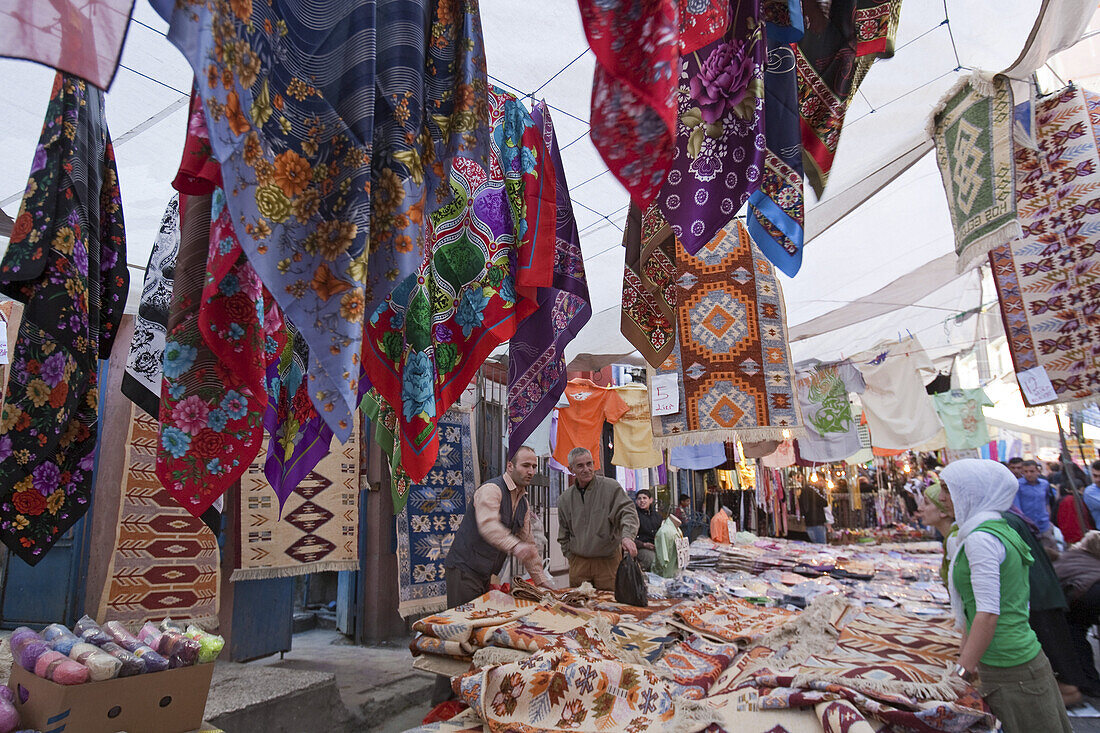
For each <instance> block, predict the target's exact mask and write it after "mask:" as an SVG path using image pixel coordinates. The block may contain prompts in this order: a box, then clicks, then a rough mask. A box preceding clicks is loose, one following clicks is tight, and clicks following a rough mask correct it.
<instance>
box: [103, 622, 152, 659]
mask: <svg viewBox="0 0 1100 733" xmlns="http://www.w3.org/2000/svg"><path fill="white" fill-rule="evenodd" d="M103 630H104V631H106V632H107V633H108V634H110V635H111V638H112V639H114V640H115V643H116V644H118V645H119V646H120V647H122V648H123V649H125V650H127V651H131V652H132V651H134V650H136V649H137V648H138V647H139V646H141V645H142V641H141V639H139V638H137V637H136V636H134V635H133V634H131V633H130V632H129V631H127V630H126V627H125V626H123V625H122V622H120V621H108V622H107V623H105V624H103Z"/></svg>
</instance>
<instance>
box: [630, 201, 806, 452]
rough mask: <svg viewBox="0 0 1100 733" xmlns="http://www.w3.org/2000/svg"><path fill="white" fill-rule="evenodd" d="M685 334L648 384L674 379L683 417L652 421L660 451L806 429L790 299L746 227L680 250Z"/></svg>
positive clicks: (679, 310) (735, 224)
mask: <svg viewBox="0 0 1100 733" xmlns="http://www.w3.org/2000/svg"><path fill="white" fill-rule="evenodd" d="M676 263H677V266H678V268H679V271H680V273H681V274H680V278H679V280H678V284H679V288H680V290H679V294H678V297H677V302H678V304H677V308H676V311H677V317H678V320H679V323H678V327H679V333H678V337H677V345H676V348H675V350H674V351H673V353H672V356H670V357H669V358H668V360H667V361H666V362H665V363H664V364H662V365H661V366H660V367H658V368H656V369H652V368H650V369H649V370H648V372H649V378H650V382H651V388H652V380H653V378H654V377H655V376H660V375H663V374H673V375H676V380H677V385H678V387H679V401H678V403H679V411H678V412H676V413H675V414H671V415H661V416H657V417H654V419H653V434H654V442H655V444H656V445H657V447H658V448H671V447H674V446H678V445H692V444H698V443H712V442H716V441H717V442H721V441H726V440H732V439H733V436H734V434H736V435H737V436H738V437H739V438H740V439H741V440H743V441H749V442H752V441H755V440H767V439H778V438H782V437H783V435H782V434H783V431H784V430H788V429H791V428H795V427H796V426H798V425H799V424H800V419H799V414H798V406H797V404H796V403H795V396H794V392H793V389H794V374H793V371H792V368H791V360H790V354H789V351H788V349H787V341H786V323H785V319H786V316H785V314H784V312H783V296H782V293H781V291H780V288H779V282H778V280H777V279H776V276H775V270H774V268H773V267H772V265H771V264H770V263H769V262H768V261H767V260H766V259H765V258H764V257H763V255H761V254H760V253H759V251H758V250H756V249H755V248H754V247H753V244H752V241H751V240H750V239H749V235H748V232H747V231H746V230H745V227H744V225H743V224H741V222H739V221H734V222H733V223H731V224H730V225H729V226H728V227H726V229H725V231H724V232H723V234H721V235H720V236H717V237H715V238H714V239H713V240H712V241H711V242H710V244H708V245H707V246H706V247H704V248H703V249H702V250H700V251H699V253H698V254H696V255H689V254H688V253H687V252H686V251H684V249H683V247H680V246H677V252H676Z"/></svg>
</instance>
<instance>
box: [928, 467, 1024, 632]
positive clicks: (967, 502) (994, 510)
mask: <svg viewBox="0 0 1100 733" xmlns="http://www.w3.org/2000/svg"><path fill="white" fill-rule="evenodd" d="M940 480H941V481H943V483H944V484H946V485H947V490H948V492H949V493H950V494H951V503H952V505H953V506H954V507H955V523H956V524H957V525H958V527H959V533H958V534H957V535H955V536H954V537H950V538H948V540H947V556H948V557H949V558H950V561H951V565H950V568H949V570H948V571H947V580H948V588H949V589H950V591H951V610H952V611H954V613H955V625H956V626H958V627H959V628H960V629H965V628H966V617H965V615H964V614H963V604H962V597H961V596H960V595H959V591H958V590H957V589H956V588H955V560H956V559H957V558H958V556H959V550H961V549H962V548H963V547H964V546H965V544H966V538H967V537H969V536H970V533H971V532H973V531H974V530H975V529H977V527H978V525H980V524H982V523H983V522H988V521H989V520H991V519H1000V518H1001V512H1004V511H1007V510H1008V509H1009V508H1010V507H1011V506H1012V502H1013V500H1014V499H1015V498H1016V492H1017V491H1019V489H1020V482H1019V480H1018V479H1017V478H1016V476H1015V475H1014V474H1013V473H1012V471H1009V470H1008V468H1006V467H1005V466H1003V465H1001V464H1000V463H997V462H996V461H987V460H984V459H980V458H964V459H962V460H959V461H952V462H951V464H950V465H949V466H947V467H946V468H945V469H943V471H942V472H941V473H940Z"/></svg>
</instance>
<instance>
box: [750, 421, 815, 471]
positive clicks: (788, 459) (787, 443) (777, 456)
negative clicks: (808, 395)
mask: <svg viewBox="0 0 1100 733" xmlns="http://www.w3.org/2000/svg"><path fill="white" fill-rule="evenodd" d="M803 415H805V413H803ZM807 432H808V431H807ZM760 462H761V463H763V464H764V467H765V468H786V467H787V466H793V465H794V441H793V440H784V441H783V442H782V443H780V444H779V447H778V448H776V449H775V452H774V453H772V454H770V455H766V456H764V457H763V458H761V459H760Z"/></svg>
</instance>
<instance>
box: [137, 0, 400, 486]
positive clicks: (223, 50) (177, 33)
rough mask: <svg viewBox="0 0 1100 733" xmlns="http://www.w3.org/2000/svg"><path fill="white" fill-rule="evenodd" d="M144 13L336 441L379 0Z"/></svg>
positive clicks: (358, 292)
mask: <svg viewBox="0 0 1100 733" xmlns="http://www.w3.org/2000/svg"><path fill="white" fill-rule="evenodd" d="M152 5H153V7H154V8H155V9H156V10H157V11H158V12H159V13H160V15H161V16H162V17H163V18H164V19H165V20H167V21H168V22H169V26H170V27H169V30H168V39H169V40H170V41H172V43H174V44H175V45H176V46H177V47H178V48H179V49H180V51H182V52H183V55H184V56H185V57H187V59H188V61H189V62H190V63H191V67H192V68H193V69H194V71H195V76H196V77H197V78H198V79H199V83H198V84H197V85H196V88H197V90H198V91H199V93H200V94H201V95H202V101H203V104H204V106H205V108H206V111H207V113H208V115H207V121H208V123H209V125H210V146H211V153H212V155H213V158H214V159H215V160H216V161H217V162H218V163H219V164H220V166H221V175H222V177H223V179H224V184H223V188H224V190H225V194H226V206H227V207H228V209H229V219H230V220H231V221H232V222H233V226H234V229H235V231H236V235H237V237H238V239H239V241H240V245H241V247H242V249H243V251H244V253H245V255H246V256H247V258H248V260H249V262H250V264H251V265H252V267H253V268H254V269H255V271H256V273H257V274H258V276H259V278H260V280H261V281H262V282H263V283H264V284H265V285H266V286H267V287H268V289H269V290H270V292H271V294H272V295H273V296H274V298H275V299H276V300H277V302H278V304H279V306H280V309H281V311H282V313H284V314H285V315H286V317H287V318H289V319H290V320H291V321H292V322H293V323H294V324H296V325H297V326H298V328H299V331H300V333H301V335H302V337H303V338H304V339H305V341H306V343H307V345H308V346H309V347H310V362H311V363H310V364H309V366H308V374H307V379H308V380H309V395H310V397H311V399H312V400H313V402H314V404H315V405H316V407H317V411H318V413H319V414H321V415H322V416H323V417H324V419H325V421H326V422H327V423H328V425H329V427H330V428H331V429H332V430H333V432H334V433H335V434H336V435H337V436H338V437H339V438H340V439H341V440H345V439H347V437H348V436H349V435H350V433H351V427H352V419H351V411H352V409H353V408H354V407H355V406H357V404H358V395H357V391H358V380H359V372H360V365H359V359H360V352H361V348H360V347H361V342H362V334H363V317H364V314H365V312H366V303H365V290H366V285H367V279H368V274H367V272H366V269H367V267H366V265H367V254H366V253H367V247H366V244H367V242H366V240H367V236H368V232H370V228H371V220H370V198H371V193H370V191H371V186H370V183H371V144H372V140H373V133H374V128H373V122H374V117H373V115H374V92H375V85H376V78H375V57H376V50H375V5H376V0H312V1H311V2H309V3H304V2H300V1H299V0H272V2H270V3H267V2H230V3H227V2H224V0H199V1H197V2H195V3H187V4H184V3H175V2H172V0H153V2H152ZM211 29H216V30H217V32H213V31H212V30H211ZM318 58H323V59H325V64H324V67H325V68H324V72H325V73H324V74H321V75H319V74H318V72H317V68H316V67H315V60H316V59H318ZM207 80H212V81H213V82H214V83H207ZM219 82H220V83H219ZM371 284H372V285H378V286H381V283H371ZM244 463H246V464H247V462H244Z"/></svg>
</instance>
